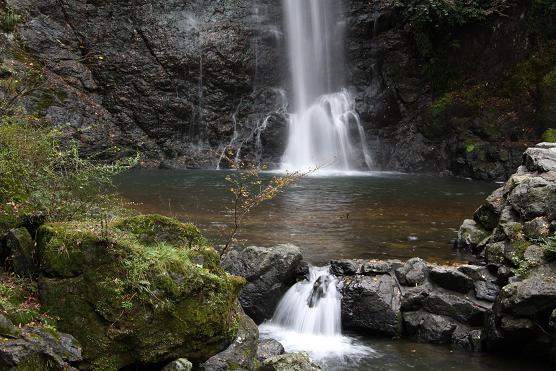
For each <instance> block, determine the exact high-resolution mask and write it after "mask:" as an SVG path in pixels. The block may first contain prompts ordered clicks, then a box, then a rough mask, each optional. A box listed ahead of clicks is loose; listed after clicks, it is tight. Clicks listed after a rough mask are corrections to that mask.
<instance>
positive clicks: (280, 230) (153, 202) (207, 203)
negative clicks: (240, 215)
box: [120, 170, 497, 263]
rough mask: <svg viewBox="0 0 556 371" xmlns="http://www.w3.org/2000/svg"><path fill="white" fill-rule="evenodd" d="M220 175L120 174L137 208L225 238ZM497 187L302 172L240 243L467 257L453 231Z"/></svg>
mask: <svg viewBox="0 0 556 371" xmlns="http://www.w3.org/2000/svg"><path fill="white" fill-rule="evenodd" d="M225 175H226V173H225V172H218V171H197V170H195V171H174V170H164V171H162V170H137V171H132V172H129V173H127V174H125V175H123V176H122V177H121V178H120V183H121V186H120V190H121V191H122V192H123V194H124V195H125V196H126V197H127V198H128V199H129V200H131V201H133V202H136V203H138V205H137V207H138V208H139V209H140V210H141V211H143V212H157V213H163V214H167V215H171V216H175V217H177V218H179V219H181V220H186V221H191V222H193V223H195V224H197V225H198V226H199V227H200V228H201V229H202V230H203V232H204V233H205V234H206V235H207V236H208V237H209V238H211V239H212V240H213V241H214V242H215V243H217V244H218V243H223V241H225V238H224V235H225V233H224V230H225V228H226V226H227V225H228V224H229V223H231V221H232V218H231V215H230V213H229V212H228V211H227V208H228V207H230V206H232V205H231V202H232V198H231V195H230V193H229V190H228V184H227V183H226V182H225V180H224V177H225ZM268 176H271V175H268ZM496 187H497V185H496V184H495V183H490V182H478V181H468V180H464V179H458V178H450V177H442V178H441V177H432V176H418V175H407V174H392V173H377V174H374V175H373V176H349V177H309V178H304V179H301V180H300V181H299V182H298V183H297V184H295V185H293V186H291V187H290V188H289V189H287V190H286V191H285V192H284V193H283V194H281V195H280V196H278V197H277V198H276V199H274V200H272V201H269V202H268V203H267V204H264V205H262V206H261V207H260V208H259V209H257V210H254V212H253V213H252V214H251V216H250V217H249V218H248V219H247V220H246V222H245V225H244V226H243V229H242V230H241V232H240V234H239V236H238V240H239V241H238V243H240V244H243V245H259V246H271V245H275V244H279V243H293V244H295V245H298V246H299V247H301V248H302V251H303V255H304V257H305V258H306V259H307V260H309V261H311V262H313V263H324V262H327V261H328V260H330V259H335V258H401V259H407V258H411V257H414V256H419V257H422V258H426V259H429V260H432V261H444V262H445V261H454V260H465V259H467V258H468V256H464V255H460V254H458V253H457V252H456V251H454V250H453V249H452V241H453V239H454V238H455V236H456V230H457V228H458V227H459V225H461V223H462V221H463V220H464V219H465V218H468V217H469V216H470V215H472V213H473V211H474V210H475V209H476V208H477V207H478V205H479V204H480V203H481V202H482V201H483V200H484V199H485V197H486V196H487V195H488V194H490V192H491V191H493V190H494V189H495V188H496Z"/></svg>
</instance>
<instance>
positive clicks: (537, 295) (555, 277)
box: [495, 265, 556, 321]
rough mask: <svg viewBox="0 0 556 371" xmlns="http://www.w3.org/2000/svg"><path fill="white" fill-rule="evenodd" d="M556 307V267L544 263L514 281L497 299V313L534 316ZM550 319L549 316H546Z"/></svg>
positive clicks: (500, 314) (503, 289) (504, 288)
mask: <svg viewBox="0 0 556 371" xmlns="http://www.w3.org/2000/svg"><path fill="white" fill-rule="evenodd" d="M554 308H556V268H555V267H553V266H550V265H543V266H540V267H538V268H536V269H533V270H532V271H531V273H530V274H529V276H528V277H527V278H525V279H523V280H521V281H517V282H512V283H510V284H508V285H506V286H505V287H503V288H502V290H501V291H500V295H499V296H498V298H497V299H496V303H495V309H496V314H497V315H499V316H502V315H512V316H515V317H518V318H519V317H527V318H532V317H535V316H536V315H538V314H540V313H543V312H545V311H547V310H552V309H554ZM546 320H547V321H548V318H546Z"/></svg>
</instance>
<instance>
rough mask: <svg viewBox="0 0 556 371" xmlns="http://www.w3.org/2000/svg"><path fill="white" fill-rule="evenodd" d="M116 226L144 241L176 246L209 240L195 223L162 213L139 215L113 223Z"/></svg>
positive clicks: (203, 242) (205, 243)
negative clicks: (183, 221) (180, 220)
mask: <svg viewBox="0 0 556 371" xmlns="http://www.w3.org/2000/svg"><path fill="white" fill-rule="evenodd" d="M113 227H114V228H117V229H119V230H122V231H125V232H129V233H132V234H133V235H135V236H136V237H137V238H138V239H139V240H140V241H141V242H142V243H145V244H154V243H158V242H162V241H164V242H166V243H170V244H172V245H174V246H187V247H192V246H203V245H208V241H207V240H206V239H205V238H204V237H203V236H202V235H201V232H200V231H199V229H197V227H195V226H194V225H193V224H183V223H180V222H178V221H177V220H175V219H172V218H168V217H165V216H162V215H139V216H136V217H133V218H127V219H125V220H122V221H120V222H117V223H115V224H114V225H113Z"/></svg>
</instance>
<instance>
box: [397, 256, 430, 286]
mask: <svg viewBox="0 0 556 371" xmlns="http://www.w3.org/2000/svg"><path fill="white" fill-rule="evenodd" d="M395 272H396V277H397V278H398V281H399V282H400V284H402V285H404V286H416V285H420V284H422V283H423V282H425V280H426V279H427V276H428V272H429V268H428V266H427V262H426V261H424V260H423V259H421V258H412V259H409V260H408V261H407V262H405V264H404V265H403V266H402V267H399V268H397V269H396V271H395Z"/></svg>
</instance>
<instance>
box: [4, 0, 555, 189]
mask: <svg viewBox="0 0 556 371" xmlns="http://www.w3.org/2000/svg"><path fill="white" fill-rule="evenodd" d="M395 4H396V2H395V1H393V0H381V1H372V2H369V1H362V0H349V1H348V0H346V1H345V5H346V6H345V12H346V25H347V40H346V55H347V58H346V62H347V71H348V73H347V76H346V85H347V86H348V87H349V89H350V90H351V91H352V93H353V94H354V95H355V97H356V101H357V109H358V112H359V113H360V116H361V118H362V123H363V125H364V127H365V130H366V131H367V134H368V135H367V138H368V140H369V146H370V147H371V149H372V152H373V153H374V162H375V166H376V167H377V168H378V169H395V170H411V171H428V172H439V171H444V170H449V171H451V172H453V173H455V174H457V175H464V176H470V177H475V178H483V179H502V178H505V177H507V176H509V175H510V174H511V173H512V172H513V171H514V170H515V168H516V167H517V165H518V164H519V159H520V153H521V152H522V151H523V149H524V148H525V146H526V145H527V144H528V143H530V141H537V140H538V138H539V137H540V134H541V133H542V132H543V131H544V130H545V129H547V128H549V127H554V125H555V122H556V115H554V114H553V113H552V109H551V108H550V107H551V106H552V103H553V102H554V99H556V93H554V91H555V90H554V88H553V87H552V85H553V84H552V83H551V81H552V80H551V79H549V78H547V77H550V72H551V70H550V69H551V68H552V66H553V64H551V63H550V61H551V60H552V58H553V57H554V55H556V53H555V52H554V50H553V49H554V48H552V47H550V45H551V44H550V42H546V41H542V42H541V39H542V40H546V39H547V38H548V39H550V37H552V35H548V36H546V35H543V36H542V37H540V36H539V35H538V32H537V30H536V29H535V28H533V27H532V26H531V19H533V18H532V17H534V16H535V14H532V13H533V11H532V10H531V8H530V7H528V6H525V5H524V6H521V5H520V6H519V7H515V8H510V9H508V10H507V11H506V12H505V14H504V16H503V17H501V16H496V15H493V16H489V17H487V19H485V20H482V21H481V23H479V24H469V25H465V26H453V27H450V28H449V29H448V30H446V29H442V30H441V31H435V30H434V27H433V29H432V30H431V28H430V27H428V26H427V27H425V26H423V25H419V24H417V23H416V22H415V21H413V20H411V19H410V18H408V17H407V16H406V15H405V13H404V9H403V8H399V7H397V6H396V5H395ZM2 8H3V9H4V10H6V9H11V10H13V12H15V13H17V14H19V15H21V17H22V19H21V22H20V23H19V25H17V26H16V27H15V29H14V30H13V32H12V31H9V32H8V31H5V30H4V31H3V32H1V33H0V37H1V38H2V41H3V44H4V45H5V46H4V47H3V48H1V49H0V58H1V59H2V61H3V64H2V71H1V72H2V73H1V74H0V78H1V79H2V80H3V81H10V79H19V80H20V81H21V80H22V79H21V77H22V75H25V74H29V73H30V72H33V73H35V74H37V75H40V81H39V83H38V84H35V85H34V89H31V90H30V91H28V92H26V93H27V94H25V96H24V97H19V98H20V99H21V100H22V101H23V103H24V105H25V106H26V108H27V110H28V111H29V112H36V113H38V114H40V115H42V116H45V117H46V118H47V119H49V120H51V121H53V122H55V123H57V124H59V125H63V126H64V127H65V129H66V132H67V133H68V136H69V137H71V138H73V139H76V140H77V141H78V142H79V143H81V145H82V148H83V150H84V151H85V153H98V152H99V151H100V152H101V153H102V156H104V157H107V158H113V157H117V156H125V155H129V154H132V153H135V152H136V151H140V152H141V153H143V157H144V161H145V164H146V165H162V166H164V167H167V166H170V167H215V166H217V165H218V164H219V163H220V162H221V161H220V159H221V155H222V153H223V151H224V150H225V149H230V150H231V153H232V154H233V155H234V156H235V155H237V156H238V157H240V158H242V159H245V160H248V161H255V162H264V163H270V164H272V163H276V162H278V161H279V159H280V156H281V154H282V152H283V150H284V147H285V140H286V132H287V125H286V112H287V101H288V99H287V94H286V93H285V91H287V89H285V87H287V85H288V82H287V80H288V78H287V58H286V52H285V40H284V38H283V32H282V30H281V28H282V23H283V22H282V15H281V3H280V2H279V1H273V0H237V1H229V0H216V1H204V0H196V1H188V2H182V1H175V0H172V1H143V0H126V1H118V2H106V1H87V2H82V1H74V0H46V1H37V0H7V1H5V4H2ZM544 17H545V18H546V19H552V18H553V14H552V13H550V14H544ZM537 23H538V22H537ZM547 29H548V28H547ZM546 45H549V46H546ZM531 71H536V72H534V73H531ZM3 86H4V88H1V89H0V95H1V96H2V98H6V97H8V98H9V95H10V94H9V91H8V90H7V89H5V84H3ZM551 102H552V103H551ZM400 143H401V144H402V145H399V144H400ZM221 165H223V166H225V164H224V163H223V164H221Z"/></svg>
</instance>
